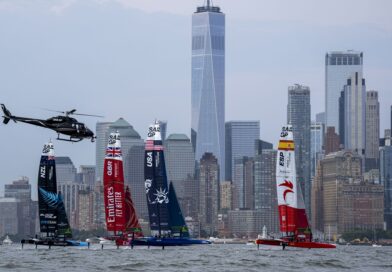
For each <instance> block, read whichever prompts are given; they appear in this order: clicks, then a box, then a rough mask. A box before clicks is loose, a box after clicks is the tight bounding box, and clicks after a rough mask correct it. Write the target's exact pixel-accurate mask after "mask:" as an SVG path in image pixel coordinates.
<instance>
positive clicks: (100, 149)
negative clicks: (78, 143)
mask: <svg viewBox="0 0 392 272" xmlns="http://www.w3.org/2000/svg"><path fill="white" fill-rule="evenodd" d="M112 123H113V122H98V123H97V125H96V126H95V131H96V132H95V135H96V136H97V139H96V140H95V166H96V169H95V170H96V171H95V176H96V181H97V182H98V183H100V184H102V182H103V178H102V176H103V161H104V159H105V152H106V145H107V144H108V138H109V126H110V125H111V124H112Z"/></svg>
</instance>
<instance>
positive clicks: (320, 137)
mask: <svg viewBox="0 0 392 272" xmlns="http://www.w3.org/2000/svg"><path fill="white" fill-rule="evenodd" d="M323 145H324V126H323V124H322V123H318V122H312V125H311V128H310V154H311V155H310V157H311V160H312V161H311V171H310V172H311V173H310V175H311V177H313V176H314V175H315V173H316V166H317V162H318V161H319V160H320V159H321V157H322V155H323Z"/></svg>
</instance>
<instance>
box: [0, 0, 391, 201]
mask: <svg viewBox="0 0 392 272" xmlns="http://www.w3.org/2000/svg"><path fill="white" fill-rule="evenodd" d="M12 2H13V3H11V1H3V2H2V3H1V5H0V14H1V15H2V16H0V22H1V24H0V32H1V33H3V36H4V37H5V39H4V43H2V44H1V45H0V56H1V57H2V59H3V60H4V62H2V63H1V64H0V72H1V73H0V74H1V76H0V79H1V80H0V88H1V89H2V92H1V96H0V100H1V102H3V103H5V104H6V105H7V106H9V109H10V110H11V112H12V113H14V114H20V115H26V116H35V117H49V116H51V114H49V113H45V112H42V111H40V110H38V109H37V108H40V107H42V108H43V107H50V108H54V109H59V110H67V109H68V108H71V107H72V108H74V107H75V108H77V109H78V110H80V111H81V112H87V113H93V114H94V113H96V114H100V113H101V112H102V113H103V114H104V115H105V116H106V118H105V119H104V120H98V121H111V122H114V121H115V120H117V119H118V117H124V118H125V119H127V120H129V122H130V124H131V125H133V126H134V127H135V129H136V130H137V131H139V132H140V133H141V134H142V135H144V134H145V131H147V127H148V124H149V123H150V122H151V120H153V119H154V118H159V119H164V120H168V134H171V133H174V132H176V133H186V134H187V135H188V136H190V135H189V130H190V85H191V84H190V67H191V66H190V56H191V53H190V51H191V46H190V42H191V41H190V40H191V34H190V32H191V23H190V21H191V19H190V18H191V15H192V13H193V12H194V10H195V8H196V7H197V6H201V5H203V1H202V0H198V1H189V2H188V3H186V4H183V3H180V2H181V1H168V2H167V3H165V4H166V5H165V7H164V6H163V5H157V4H156V3H157V2H156V1H145V2H146V3H143V4H140V3H137V4H140V7H137V8H136V6H135V3H134V1H122V3H123V4H124V5H122V4H115V3H114V1H105V2H106V3H104V4H102V3H101V4H99V3H98V1H88V3H89V4H82V3H81V2H80V1H58V4H49V3H47V2H45V1H43V2H41V3H40V4H39V5H37V6H35V5H29V4H25V5H23V4H21V3H22V2H21V1H12ZM143 2H144V1H143ZM154 2H155V5H154V4H151V3H154ZM182 2H184V1H182ZM213 2H214V4H215V5H217V6H220V7H221V8H222V9H223V10H224V11H225V14H226V20H227V27H226V31H227V41H226V46H227V48H228V51H227V64H226V69H227V74H226V98H227V102H226V109H227V110H226V112H227V113H226V120H249V119H252V120H253V119H258V120H260V121H261V131H262V134H261V137H262V138H263V139H266V140H268V141H270V142H272V143H274V145H276V142H277V138H276V135H277V131H279V129H280V127H281V125H282V124H284V123H285V113H286V112H285V105H286V102H287V101H286V99H287V98H286V91H287V87H288V86H290V85H292V84H294V83H300V84H304V85H307V86H309V87H310V89H311V104H312V109H316V110H314V111H313V112H312V115H311V116H312V119H314V115H315V113H316V112H319V111H320V110H323V108H324V106H323V105H324V92H325V90H324V81H325V79H324V57H325V54H326V53H327V52H329V51H333V50H342V51H344V50H348V49H354V50H358V51H361V52H364V77H365V78H366V80H367V87H368V88H369V89H375V90H377V91H378V92H379V97H380V116H381V126H380V130H381V132H380V133H381V134H382V131H383V130H384V129H385V128H388V127H389V124H390V123H389V122H390V121H389V118H388V117H389V115H390V112H389V109H390V105H389V104H388V103H390V102H388V101H392V94H391V93H390V92H389V89H388V88H389V86H391V83H392V82H391V79H390V77H389V76H388V75H390V74H391V71H392V67H391V63H390V61H388V60H390V59H391V58H390V57H388V56H391V52H390V51H389V48H391V45H392V39H391V38H390V36H391V35H390V33H391V27H390V26H391V25H392V24H391V18H388V17H386V15H385V14H386V13H385V10H390V9H388V8H387V6H390V5H391V4H390V3H388V2H384V5H380V6H381V7H373V6H372V7H371V8H366V5H365V7H362V6H363V5H355V8H356V9H358V12H357V14H359V15H355V16H354V15H353V17H350V18H348V19H347V18H344V19H345V20H347V22H344V20H343V19H342V18H340V20H339V18H337V20H335V22H334V23H333V25H328V23H327V22H328V20H326V19H325V16H324V17H321V18H320V19H319V21H318V19H317V18H316V17H317V16H315V15H316V14H318V13H320V9H322V8H323V7H324V8H325V6H321V7H320V8H315V7H314V6H312V5H310V4H309V2H308V3H306V2H307V1H302V2H300V3H298V4H296V5H294V6H293V4H289V3H288V2H287V3H282V4H280V5H279V4H270V3H267V5H266V6H265V7H264V8H263V9H259V10H262V13H261V14H259V15H257V16H256V15H255V12H254V11H252V10H251V9H250V8H249V7H250V6H253V7H256V6H259V5H260V4H259V3H257V2H258V1H246V3H247V4H248V5H243V4H242V6H247V7H248V8H247V11H248V12H249V14H246V13H245V12H244V11H245V10H244V8H239V6H241V4H236V3H235V1H222V0H221V1H218V0H216V1H213ZM362 2H363V3H370V2H369V1H362ZM60 3H62V4H63V5H60ZM102 5H103V6H104V7H105V8H108V9H105V11H104V10H103V9H102ZM105 5H106V6H105ZM285 5H288V6H289V7H293V9H292V10H300V9H301V8H303V7H304V6H305V7H306V8H305V11H304V12H305V13H300V15H301V14H302V15H306V14H307V13H309V10H310V9H311V8H312V7H313V8H315V10H314V15H313V16H311V17H307V18H308V20H309V21H305V20H301V17H300V15H295V16H294V15H290V14H287V12H286V11H282V12H283V13H282V14H279V15H275V16H276V17H275V18H274V16H273V15H268V14H266V11H265V10H267V11H268V10H269V11H270V12H271V11H272V12H271V13H274V12H273V11H276V10H279V9H277V7H282V6H285ZM342 5H347V6H350V3H349V2H347V3H344V4H342ZM166 6H167V7H166ZM173 7H176V8H175V9H173ZM255 10H257V9H255ZM342 10H344V8H342ZM365 11H366V12H365ZM324 12H325V11H324ZM275 13H276V14H278V13H277V12H275ZM293 13H295V12H293ZM325 14H328V13H327V12H325ZM337 14H338V15H334V16H339V14H340V12H339V11H338V12H337ZM374 14H377V16H374ZM102 15H103V16H104V18H106V19H108V20H103V21H104V22H102V21H101V17H102ZM245 15H249V18H247V17H246V16H245ZM360 15H365V16H363V18H360ZM371 15H373V17H374V18H372V16H371ZM263 16H264V17H263ZM285 16H286V17H285ZM259 17H260V18H259ZM113 18H115V20H113ZM375 18H377V19H375ZM335 19H336V18H335ZM73 22H74V23H73ZM86 22H88V23H86ZM154 22H155V24H154ZM315 22H316V24H315V25H314V28H313V29H312V30H310V29H309V24H310V23H315ZM151 23H152V25H153V27H150V26H149V25H150V24H151ZM158 23H160V25H158ZM79 24H80V27H79ZM290 24H291V26H290ZM9 25H12V26H13V28H9V27H7V26H9ZM135 25H137V26H138V27H139V28H141V30H140V31H138V30H136V28H135ZM154 28H157V29H156V30H154ZM169 29H170V30H171V32H168V31H167V30H169ZM114 30H115V31H114ZM293 30H295V31H293ZM111 32H113V33H111ZM290 32H294V33H296V35H294V36H293V34H290ZM146 33H150V34H152V35H151V36H154V38H151V37H146ZM359 33H361V34H362V36H361V37H357V36H359ZM101 36H104V37H105V38H104V39H102V38H100V37H101ZM256 36H260V37H261V38H260V39H257V38H255V37H256ZM277 36H282V38H277ZM283 37H284V39H283ZM331 37H334V38H335V39H334V40H335V41H331V40H329V38H331ZM363 37H365V38H366V39H364V38H363ZM359 38H360V39H359ZM290 39H294V41H297V42H291V43H289V44H285V43H284V41H286V40H290ZM303 40H307V41H308V42H307V44H304V43H302V42H301V41H303ZM316 40H320V41H321V42H323V43H321V42H320V41H316ZM70 41H71V42H70ZM72 41H78V42H77V43H74V42H72ZM136 41H137V42H136ZM159 41H165V43H159ZM153 43H157V44H156V45H155V44H153ZM26 44H28V45H29V46H26ZM375 45H377V46H375ZM146 47H147V49H149V50H150V52H151V54H150V55H151V56H146V54H143V52H144V50H145V49H146ZM301 47H303V48H302V49H301ZM160 50H165V51H167V53H165V54H164V55H165V56H162V54H159V52H160ZM138 54H140V55H142V56H143V58H144V57H146V58H147V59H146V60H143V58H140V57H138V56H137V55H138ZM122 59H124V60H122ZM142 60H143V61H142ZM168 62H170V63H171V65H170V66H169V68H167V64H168ZM130 64H132V65H130ZM99 67H106V68H99ZM21 68H23V69H21ZM163 68H164V69H166V70H167V71H163V70H164V69H163ZM151 77H153V78H154V80H151ZM139 80H140V81H139ZM149 81H156V83H155V84H151V83H150V82H149ZM53 90H56V92H55V93H53ZM169 91H170V92H169ZM91 92H96V96H95V97H94V99H95V101H94V103H91V100H90V99H91ZM168 92H169V93H168ZM113 93H116V94H117V95H118V96H120V98H121V99H119V101H118V103H119V104H118V105H115V106H112V107H109V106H108V104H107V101H108V99H110V98H111V96H112V95H113ZM31 94H33V95H31ZM272 94H273V95H272ZM17 97H18V98H19V97H23V98H25V99H17ZM75 97H76V99H75ZM151 98H154V103H153V104H154V105H149V104H148V103H147V102H148V101H151ZM174 98H175V99H174ZM120 100H121V101H120ZM171 100H175V102H174V104H173V102H172V101H171ZM155 101H158V102H159V103H155ZM178 101H181V103H178ZM156 104H158V105H156ZM179 104H181V105H179ZM82 110H83V111H82ZM271 112H273V113H274V115H275V118H270V114H271ZM141 113H143V114H141ZM141 115H142V116H141ZM179 115H181V116H179ZM82 120H83V121H86V123H87V124H88V126H89V127H90V128H94V127H95V122H96V121H97V120H94V119H84V118H83V119H82ZM55 137H56V134H55V133H53V132H50V131H46V130H43V129H40V128H34V127H29V126H25V125H22V124H13V123H10V124H9V125H8V126H7V127H6V126H4V125H1V126H0V142H2V143H6V142H7V141H8V140H9V139H12V140H13V141H14V142H16V143H17V144H18V146H19V148H21V150H22V151H19V152H13V150H14V149H15V147H12V146H8V145H7V144H4V145H2V148H3V151H4V152H5V154H9V155H8V156H7V158H5V157H3V158H1V159H0V164H1V165H2V166H3V167H4V169H6V171H4V173H2V176H1V180H0V194H1V193H2V186H1V185H3V184H5V183H8V182H11V181H12V180H15V179H17V178H18V177H19V176H21V175H24V176H28V177H29V178H30V179H31V180H32V186H33V191H35V189H34V188H36V184H35V183H34V182H33V181H34V180H35V179H36V175H37V173H36V171H37V170H36V169H37V166H38V163H39V159H38V157H39V154H40V151H41V146H42V144H43V143H44V142H46V141H47V140H48V138H52V139H54V138H55ZM142 138H144V137H142ZM54 143H55V148H56V149H57V151H56V152H57V154H58V155H59V156H69V157H71V158H72V160H73V161H74V162H75V165H77V166H79V165H82V164H93V163H94V159H95V154H94V150H95V145H93V144H91V143H89V142H87V141H86V142H82V143H79V144H69V143H62V142H58V141H55V142H54ZM20 152H23V156H20ZM15 161H18V162H19V163H18V164H16V163H10V162H15Z"/></svg>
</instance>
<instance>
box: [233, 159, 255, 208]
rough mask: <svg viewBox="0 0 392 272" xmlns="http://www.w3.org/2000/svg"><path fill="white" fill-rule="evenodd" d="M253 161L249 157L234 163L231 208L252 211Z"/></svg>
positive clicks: (236, 160)
mask: <svg viewBox="0 0 392 272" xmlns="http://www.w3.org/2000/svg"><path fill="white" fill-rule="evenodd" d="M253 166H254V160H253V158H249V157H242V158H237V159H235V161H234V175H233V187H234V190H233V199H234V203H233V204H234V205H233V208H234V209H237V208H246V209H254V168H253Z"/></svg>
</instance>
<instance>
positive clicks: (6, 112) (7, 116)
mask: <svg viewBox="0 0 392 272" xmlns="http://www.w3.org/2000/svg"><path fill="white" fill-rule="evenodd" d="M1 109H2V110H3V113H4V115H3V118H4V120H3V123H4V124H5V125H6V124H8V122H9V121H10V120H11V119H13V118H12V117H13V116H12V114H11V112H10V111H9V110H8V109H7V108H6V107H5V105H4V104H1ZM13 120H14V119H13ZM14 122H15V123H16V121H15V120H14Z"/></svg>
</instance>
